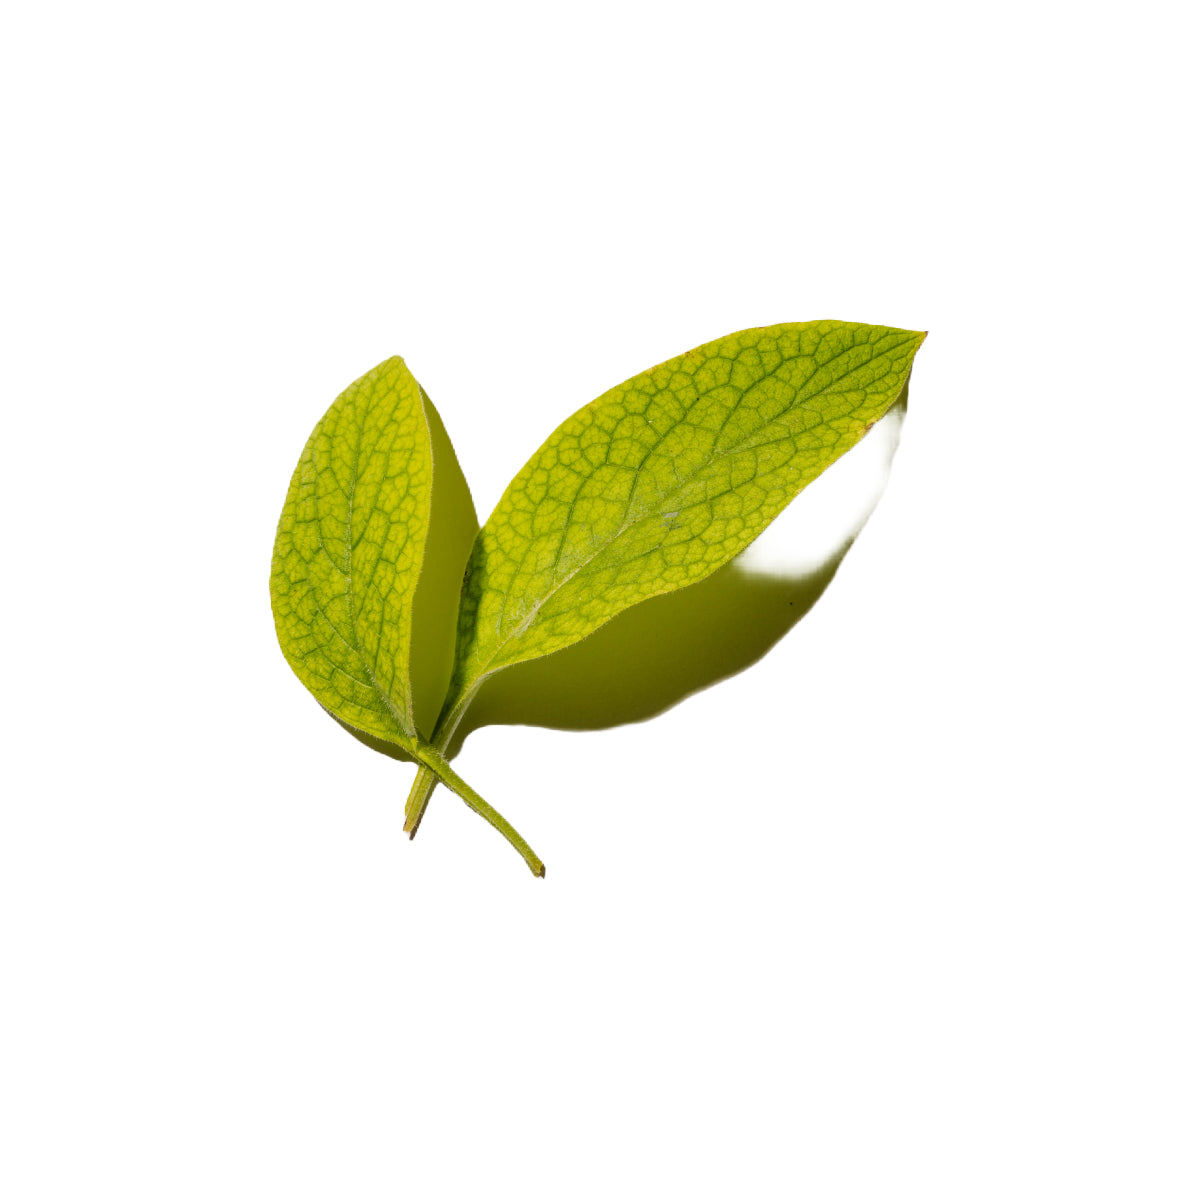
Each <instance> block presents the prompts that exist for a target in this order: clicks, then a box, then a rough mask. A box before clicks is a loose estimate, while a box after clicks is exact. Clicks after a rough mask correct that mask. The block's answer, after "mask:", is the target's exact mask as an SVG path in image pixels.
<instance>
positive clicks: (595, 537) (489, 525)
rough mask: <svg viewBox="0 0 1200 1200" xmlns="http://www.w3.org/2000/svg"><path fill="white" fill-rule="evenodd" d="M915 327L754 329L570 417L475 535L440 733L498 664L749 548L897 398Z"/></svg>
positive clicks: (558, 641)
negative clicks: (791, 501)
mask: <svg viewBox="0 0 1200 1200" xmlns="http://www.w3.org/2000/svg"><path fill="white" fill-rule="evenodd" d="M924 337H925V335H924V334H923V333H912V332H909V331H907V330H902V329H888V328H886V327H883V326H878V325H851V324H847V323H845V322H842V321H812V322H808V323H805V324H794V325H773V326H770V327H767V328H764V329H748V330H745V331H744V332H742V333H735V334H731V335H730V336H729V337H724V338H720V339H719V340H717V341H715V342H709V343H708V344H707V345H704V346H700V347H699V348H697V349H695V350H691V351H689V352H688V353H687V354H683V355H681V356H680V357H678V358H673V359H671V360H670V361H669V362H665V363H663V364H662V365H661V366H658V367H654V368H652V369H651V370H649V371H645V372H643V373H642V374H641V375H636V376H634V378H633V379H630V380H628V381H627V382H625V383H623V384H621V385H620V386H619V387H615V388H613V389H612V390H611V391H609V392H606V393H605V394H604V395H603V396H601V397H600V398H599V399H598V400H594V401H592V403H591V404H589V405H587V406H586V407H585V408H582V409H580V410H579V411H578V412H577V413H575V415H574V416H572V417H569V418H568V419H567V420H566V421H564V422H563V424H562V425H560V426H559V427H558V429H556V430H555V431H554V433H552V434H551V435H550V437H549V438H548V439H547V441H546V442H545V444H544V445H543V446H542V448H541V449H540V450H538V452H537V453H536V454H535V455H534V456H533V458H531V459H530V460H529V462H528V463H526V464H525V466H524V468H523V469H522V470H521V472H520V473H519V474H518V475H517V477H516V478H515V479H514V480H513V482H512V483H511V484H510V485H509V486H508V489H507V491H506V492H505V493H504V495H503V497H502V498H501V500H500V503H499V504H498V505H497V507H496V511H495V512H494V513H492V515H491V516H490V517H489V518H488V520H487V522H486V524H485V525H484V527H483V529H482V530H481V531H480V534H479V537H478V538H477V539H476V542H475V548H474V550H473V551H472V553H471V561H470V565H469V567H468V569H467V578H466V582H465V584H464V587H463V601H462V607H461V610H460V613H459V629H458V647H457V650H456V653H455V666H454V678H453V681H452V683H451V690H450V697H449V699H448V702H447V710H446V712H445V713H444V714H443V725H442V728H443V730H444V729H445V728H446V727H448V726H450V725H452V724H454V723H456V722H457V719H458V717H459V716H460V715H461V713H462V711H463V709H465V706H466V705H467V704H468V703H469V702H470V699H471V696H472V695H473V694H474V692H475V690H476V689H477V688H478V686H479V684H480V683H481V682H482V681H483V679H485V678H486V677H487V676H488V675H489V674H491V673H492V672H494V671H498V670H500V669H501V668H503V667H506V666H508V665H510V664H513V663H519V662H522V661H525V660H527V659H531V658H537V657H540V656H542V655H545V654H550V653H553V652H554V651H556V650H561V649H563V648H564V647H566V646H570V645H571V644H572V643H574V642H577V641H579V640H580V639H581V638H584V637H587V635H588V634H590V633H592V632H593V631H594V630H596V629H598V628H599V627H600V626H601V625H603V624H604V623H605V622H607V621H609V620H611V619H612V618H613V617H615V616H616V615H617V614H618V613H620V612H622V611H623V610H624V609H626V608H628V607H629V606H630V605H633V604H637V603H638V602H640V601H642V600H647V599H649V598H650V597H652V596H659V595H662V594H664V593H666V592H670V591H674V590H675V589H677V588H681V587H685V586H687V585H688V584H692V583H697V582H698V581H699V580H701V579H704V578H706V577H707V576H709V575H711V574H712V573H713V572H714V571H716V570H717V569H718V568H719V567H721V566H723V565H724V564H725V563H727V562H729V560H730V559H732V558H733V557H734V556H735V555H736V554H738V553H740V552H741V551H742V550H744V549H745V548H746V547H747V546H748V545H749V544H750V543H751V542H752V541H753V540H754V538H755V537H757V536H758V534H759V533H761V532H762V530H763V529H764V528H766V526H767V525H768V524H769V523H770V521H771V520H772V519H773V518H774V517H776V516H777V515H778V514H779V513H780V512H781V511H782V510H783V508H784V507H785V506H786V505H787V503H788V502H789V501H790V500H791V499H792V498H793V497H794V496H795V495H796V493H797V492H799V491H800V489H801V488H803V487H804V486H805V485H806V484H808V483H811V482H812V480H814V479H815V478H816V477H817V476H818V475H819V474H820V473H821V472H822V471H823V470H825V468H826V467H828V466H829V465H830V464H831V463H833V462H834V461H836V460H837V459H838V458H840V457H841V456H842V455H843V454H844V453H845V452H846V451H847V450H849V449H850V448H851V447H852V446H853V445H854V444H855V443H856V442H857V441H859V439H860V438H862V436H863V435H864V434H865V433H866V432H867V430H868V429H870V428H871V426H872V425H873V424H874V423H875V422H876V421H877V420H878V419H879V418H880V417H881V416H883V414H884V413H885V412H887V410H888V409H889V408H891V406H892V405H893V404H894V403H895V402H896V401H897V399H899V397H900V393H901V391H902V390H903V388H904V385H905V382H906V381H907V379H908V374H909V371H910V370H911V368H912V361H913V356H914V355H915V354H916V352H917V348H918V347H919V346H920V345H921V342H922V341H923V340H924Z"/></svg>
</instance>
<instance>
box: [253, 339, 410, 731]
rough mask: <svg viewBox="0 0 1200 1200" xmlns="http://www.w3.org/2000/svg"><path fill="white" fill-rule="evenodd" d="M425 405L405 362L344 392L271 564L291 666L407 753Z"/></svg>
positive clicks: (323, 424)
mask: <svg viewBox="0 0 1200 1200" xmlns="http://www.w3.org/2000/svg"><path fill="white" fill-rule="evenodd" d="M425 403H426V401H425V399H424V397H423V394H422V392H421V388H420V386H419V385H418V384H417V381H416V380H415V379H414V378H413V377H412V374H411V373H410V372H409V370H408V368H407V367H406V366H405V364H404V362H403V360H402V359H400V358H391V359H388V360H387V361H386V362H383V363H381V364H380V365H379V366H377V367H375V368H374V369H373V370H372V371H369V372H367V374H366V375H364V376H362V377H361V378H360V379H358V380H356V381H355V382H354V383H352V384H351V385H350V386H349V387H348V388H347V389H346V390H345V391H344V392H342V394H341V395H340V396H339V397H338V398H337V399H336V400H335V401H334V402H333V405H332V406H331V407H330V408H329V410H328V412H327V413H326V414H325V416H324V417H322V418H321V421H320V422H319V423H318V425H317V427H316V429H315V430H314V431H313V433H312V436H311V437H310V438H309V440H308V443H307V444H306V445H305V447H304V451H303V452H302V454H301V456H300V462H299V464H298V465H297V467H296V470H295V473H294V474H293V476H292V481H291V485H290V486H289V488H288V494H287V499H286V500H285V502H284V507H283V512H282V514H281V516H280V520H279V526H278V530H277V533H276V540H275V550H274V554H273V556H272V563H271V607H272V611H273V613H274V616H275V628H276V633H277V635H278V638H279V644H280V647H281V649H282V650H283V653H284V657H285V658H287V660H288V663H289V665H290V666H291V667H292V669H293V670H294V671H295V673H296V674H297V675H298V676H299V677H300V679H301V681H302V682H303V683H304V684H305V686H306V687H307V688H308V689H309V691H310V692H312V693H313V695H314V696H315V697H316V698H317V700H318V701H319V702H320V703H321V704H322V705H323V706H324V707H325V708H326V709H328V710H329V711H330V712H331V713H333V715H334V716H336V717H338V718H339V719H340V720H342V721H344V722H345V723H347V724H349V725H352V726H354V727H355V728H356V729H360V730H362V731H363V732H366V733H369V734H373V735H375V736H377V737H381V738H384V739H386V740H388V741H392V742H395V743H396V744H399V745H402V746H405V747H406V748H407V747H408V746H410V745H412V744H415V741H416V739H417V728H416V722H415V719H414V714H413V689H412V682H411V677H410V670H409V665H410V657H411V650H412V616H413V599H414V596H415V593H416V586H417V581H418V579H419V576H420V570H421V563H422V560H423V557H424V550H425V540H426V535H427V533H428V527H429V514H430V504H431V486H432V451H431V447H430V436H429V429H428V424H427V419H426V415H425V410H424V405H425Z"/></svg>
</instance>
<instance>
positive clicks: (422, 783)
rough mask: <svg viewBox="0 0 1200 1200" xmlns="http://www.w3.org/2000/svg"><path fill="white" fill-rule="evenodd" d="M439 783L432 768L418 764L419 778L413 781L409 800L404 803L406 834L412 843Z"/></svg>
mask: <svg viewBox="0 0 1200 1200" xmlns="http://www.w3.org/2000/svg"><path fill="white" fill-rule="evenodd" d="M437 782H438V777H437V775H436V774H435V773H434V772H433V770H432V769H431V768H430V767H427V766H426V765H425V764H424V763H418V764H417V777H416V779H414V780H413V785H412V789H411V790H410V791H409V793H408V799H407V800H406V801H405V802H404V832H405V833H407V834H408V840H409V841H410V842H411V841H412V840H413V838H415V837H416V836H417V830H418V829H419V828H420V827H421V818H422V817H423V816H424V815H425V810H426V809H427V808H428V807H429V797H430V796H432V795H433V789H434V788H435V787H437Z"/></svg>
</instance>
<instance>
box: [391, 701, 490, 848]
mask: <svg viewBox="0 0 1200 1200" xmlns="http://www.w3.org/2000/svg"><path fill="white" fill-rule="evenodd" d="M477 690H478V684H477V685H476V686H475V687H474V688H472V689H471V690H470V691H469V692H468V693H467V695H466V696H465V697H464V698H463V700H462V701H460V703H459V705H458V707H457V708H455V710H454V711H453V712H452V713H447V714H445V720H442V721H439V722H438V725H437V728H436V729H435V730H434V731H433V745H434V747H435V748H436V749H437V751H438V753H439V754H444V753H445V750H446V747H447V746H449V745H450V739H451V738H452V737H454V731H455V730H456V729H457V728H458V723H459V721H461V720H462V718H463V713H465V712H466V711H467V705H468V704H470V703H471V699H472V698H473V697H474V695H475V692H476V691H477ZM437 785H438V777H437V775H436V773H435V772H434V771H433V770H432V769H431V768H430V767H427V766H426V765H425V764H424V763H418V764H417V777H416V779H414V780H413V784H412V788H411V789H410V790H409V793H408V799H407V800H406V801H405V802H404V832H405V833H407V834H408V840H409V841H410V842H411V841H412V840H413V838H415V837H416V836H417V830H418V829H419V828H420V827H421V818H422V817H423V816H424V815H425V810H426V809H427V808H428V807H429V798H430V797H431V796H432V795H433V790H434V788H436V787H437Z"/></svg>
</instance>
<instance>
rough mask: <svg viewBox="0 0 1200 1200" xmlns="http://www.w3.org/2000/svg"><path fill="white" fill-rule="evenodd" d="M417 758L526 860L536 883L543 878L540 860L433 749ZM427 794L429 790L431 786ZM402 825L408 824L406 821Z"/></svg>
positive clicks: (425, 748) (421, 753)
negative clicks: (536, 880) (536, 878)
mask: <svg viewBox="0 0 1200 1200" xmlns="http://www.w3.org/2000/svg"><path fill="white" fill-rule="evenodd" d="M416 757H417V758H418V760H419V761H420V762H421V764H422V765H423V766H426V767H428V768H429V769H430V770H431V771H432V772H433V773H434V774H435V775H437V777H438V778H439V779H440V780H441V781H442V782H443V783H444V784H445V785H446V786H447V787H448V788H449V789H450V790H451V791H452V792H455V793H457V795H458V796H459V797H460V798H461V799H462V801H463V802H464V803H465V804H466V806H467V807H468V808H469V809H471V810H472V811H473V812H477V813H478V814H479V815H480V816H481V817H482V818H483V819H484V820H485V821H486V822H487V823H488V824H489V825H490V826H491V827H492V828H493V829H497V830H499V831H500V832H501V833H502V834H503V835H504V836H505V837H506V838H507V839H508V842H509V845H511V846H512V847H513V849H515V850H516V851H517V853H518V854H520V856H521V857H522V858H523V859H524V860H525V863H526V865H527V866H528V867H529V869H530V870H531V871H532V872H533V873H534V875H536V876H537V877H538V878H539V879H541V878H542V877H543V876H545V874H546V867H545V865H544V864H543V862H542V860H541V859H540V858H538V856H537V855H536V854H534V852H533V850H532V849H531V848H530V845H529V843H528V842H527V841H526V840H525V839H524V838H523V837H522V836H521V835H520V834H519V833H518V832H517V831H516V830H515V829H514V828H513V827H512V826H511V825H510V824H509V823H508V822H507V821H506V820H505V819H504V818H503V817H502V816H501V815H500V814H499V813H498V812H497V811H496V810H495V809H494V808H493V807H492V806H491V805H490V804H489V803H488V802H487V801H486V800H485V799H484V798H483V797H482V796H481V795H480V794H479V793H478V792H477V791H476V790H475V789H474V788H473V787H472V786H471V785H470V784H469V783H467V781H466V780H465V779H463V778H461V777H460V776H459V775H458V774H457V773H456V772H455V770H454V768H453V767H451V765H450V764H449V763H448V762H447V761H446V760H445V759H444V758H443V757H442V756H441V755H440V754H439V753H438V752H437V751H436V750H435V749H434V748H433V747H432V746H422V747H421V748H420V749H419V750H418V751H417V754H416ZM419 778H420V777H419V776H418V779H419ZM416 787H417V785H416V784H415V783H414V784H413V791H414V792H415V791H416ZM430 790H432V784H431V785H430ZM409 799H410V800H411V799H412V793H410V794H409ZM405 823H406V824H407V821H406V822H405Z"/></svg>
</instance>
